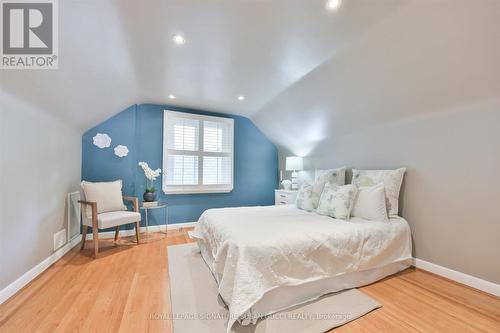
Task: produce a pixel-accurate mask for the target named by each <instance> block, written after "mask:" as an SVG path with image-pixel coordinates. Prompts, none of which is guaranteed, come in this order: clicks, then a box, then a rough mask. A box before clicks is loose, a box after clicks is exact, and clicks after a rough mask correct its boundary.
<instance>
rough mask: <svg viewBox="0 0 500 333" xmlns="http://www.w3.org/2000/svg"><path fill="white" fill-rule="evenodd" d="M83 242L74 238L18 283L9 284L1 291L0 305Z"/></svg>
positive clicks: (79, 238)
mask: <svg viewBox="0 0 500 333" xmlns="http://www.w3.org/2000/svg"><path fill="white" fill-rule="evenodd" d="M81 240H82V236H81V235H78V236H76V237H75V238H73V239H72V240H71V241H70V242H69V243H66V245H64V246H63V247H61V248H60V249H58V250H57V251H55V252H54V253H52V254H51V255H50V256H49V257H47V258H46V259H44V260H43V261H42V262H41V263H39V264H38V265H36V266H35V267H33V268H32V269H30V270H29V271H27V272H26V273H24V274H23V275H22V276H21V277H20V278H18V279H17V280H16V281H14V282H12V283H11V284H9V285H8V286H7V287H5V288H4V289H2V290H0V304H2V303H3V302H5V301H6V300H8V299H9V298H10V297H11V296H12V295H14V294H15V293H17V292H18V291H19V290H21V289H22V288H23V287H24V286H25V285H27V284H28V283H30V282H31V281H32V280H33V279H34V278H36V277H37V276H38V275H40V274H41V273H43V272H44V271H45V270H46V269H47V268H49V267H50V266H51V265H52V264H53V263H55V262H56V261H58V260H59V259H61V257H62V256H63V255H65V254H66V253H68V252H69V250H71V249H72V248H73V247H75V246H76V245H78V243H80V242H81Z"/></svg>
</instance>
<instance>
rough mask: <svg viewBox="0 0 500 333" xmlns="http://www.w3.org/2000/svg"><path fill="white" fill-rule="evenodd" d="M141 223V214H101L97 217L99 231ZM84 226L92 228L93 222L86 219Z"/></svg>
mask: <svg viewBox="0 0 500 333" xmlns="http://www.w3.org/2000/svg"><path fill="white" fill-rule="evenodd" d="M139 221H141V214H139V213H137V212H128V211H116V212H107V213H101V214H99V215H97V227H98V228H99V229H106V228H111V227H116V226H117V225H122V224H129V223H134V222H139ZM89 223H90V224H89ZM84 224H86V225H88V226H92V220H91V219H86V220H85V223H84Z"/></svg>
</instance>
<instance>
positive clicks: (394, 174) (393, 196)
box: [352, 168, 406, 216]
mask: <svg viewBox="0 0 500 333" xmlns="http://www.w3.org/2000/svg"><path fill="white" fill-rule="evenodd" d="M405 171H406V169H405V168H401V169H397V170H356V169H353V170H352V184H354V185H356V186H358V187H361V186H374V185H376V184H379V183H384V186H385V204H386V206H387V213H388V214H389V216H397V215H398V202H399V190H400V189H401V183H402V182H403V176H404V174H405Z"/></svg>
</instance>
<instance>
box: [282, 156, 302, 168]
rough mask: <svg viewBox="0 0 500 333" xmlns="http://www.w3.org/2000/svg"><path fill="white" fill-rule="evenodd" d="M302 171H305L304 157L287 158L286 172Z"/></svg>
mask: <svg viewBox="0 0 500 333" xmlns="http://www.w3.org/2000/svg"><path fill="white" fill-rule="evenodd" d="M302 169H303V164H302V157H298V156H288V157H287V158H286V170H287V171H300V170H302Z"/></svg>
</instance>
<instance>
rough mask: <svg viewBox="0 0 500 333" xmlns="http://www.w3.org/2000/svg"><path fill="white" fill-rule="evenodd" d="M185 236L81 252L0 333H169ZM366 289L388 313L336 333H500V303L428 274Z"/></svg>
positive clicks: (15, 307)
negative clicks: (176, 250)
mask: <svg viewBox="0 0 500 333" xmlns="http://www.w3.org/2000/svg"><path fill="white" fill-rule="evenodd" d="M187 230H189V229H184V230H172V231H170V230H169V235H168V237H167V238H166V239H162V240H158V241H155V242H152V243H148V244H141V245H139V246H136V245H135V244H134V243H133V242H132V238H123V239H120V240H119V245H118V246H117V245H114V244H113V241H112V240H104V241H101V242H100V245H101V250H100V253H99V255H100V257H99V259H97V260H94V259H92V249H91V246H89V247H88V249H86V250H84V251H82V252H80V251H79V247H75V248H74V249H73V250H72V251H70V252H69V253H68V254H66V255H65V256H64V257H63V258H62V259H61V260H60V261H59V262H57V263H56V264H54V265H53V266H52V267H50V268H49V269H48V270H47V271H45V272H44V273H43V274H41V275H40V276H39V277H38V278H37V279H36V280H34V281H33V282H31V283H30V284H29V285H28V286H27V287H25V288H24V289H23V290H21V291H20V292H19V293H18V294H16V295H15V296H14V297H12V298H11V299H10V300H8V301H7V302H6V303H4V304H2V305H0V332H2V333H4V332H70V331H81V332H118V331H120V332H171V323H170V322H169V321H167V320H158V319H155V318H154V315H155V314H163V313H169V311H170V298H169V290H170V289H169V278H168V270H167V267H168V266H167V245H175V244H182V243H186V242H190V240H189V238H188V236H187ZM91 242H92V241H89V242H88V243H89V244H90V243H91ZM361 290H362V291H363V292H365V293H366V294H368V295H370V296H371V297H373V298H375V299H376V300H378V301H379V302H380V303H382V304H383V307H382V308H381V309H378V310H375V311H373V312H371V313H369V314H367V315H366V316H364V317H362V318H360V319H358V320H355V321H353V322H351V323H349V324H347V325H344V326H342V327H339V328H337V329H336V330H335V332H336V333H337V332H500V299H499V298H496V297H494V296H490V295H487V294H485V293H482V292H479V291H476V290H473V289H471V288H468V287H465V286H462V285H459V284H456V283H454V282H452V281H448V280H446V279H443V278H440V277H437V276H435V275H433V274H430V273H427V272H424V271H420V270H415V269H413V268H412V269H408V270H406V271H404V272H401V273H400V274H397V275H396V276H392V277H389V278H386V279H384V280H382V281H379V282H377V283H374V284H372V285H369V286H366V287H363V288H361ZM152 316H153V318H152ZM176 333H184V332H176ZM189 333H191V332H189Z"/></svg>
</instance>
